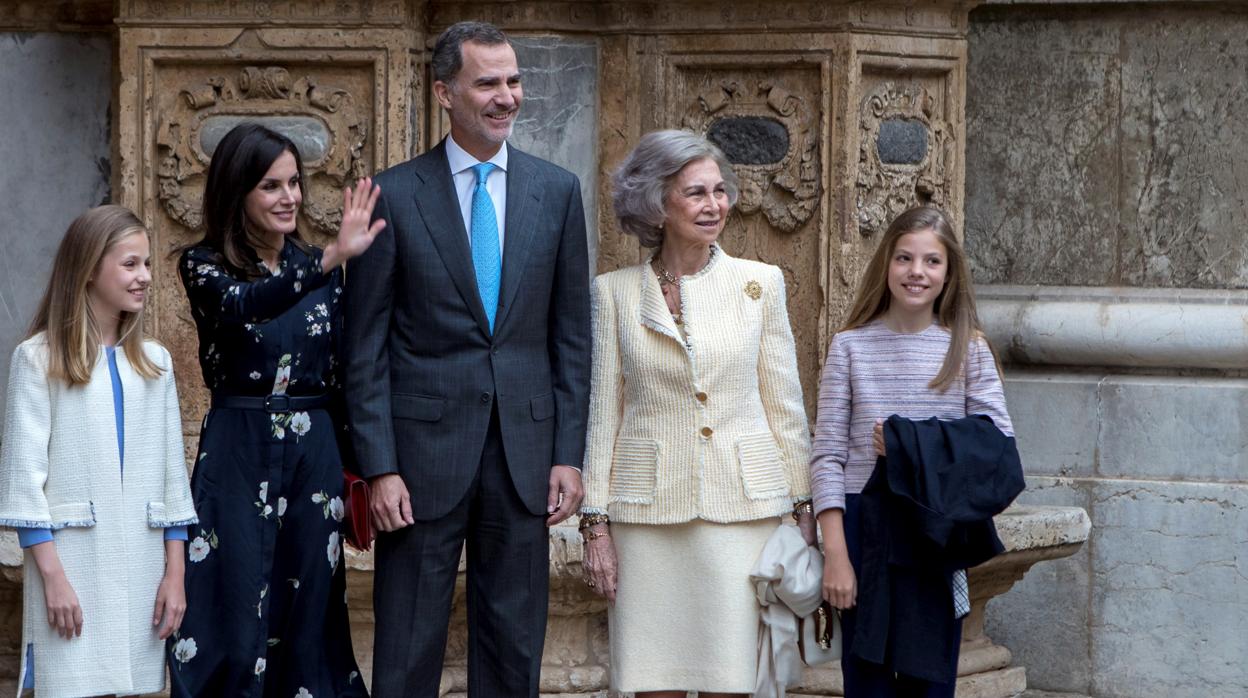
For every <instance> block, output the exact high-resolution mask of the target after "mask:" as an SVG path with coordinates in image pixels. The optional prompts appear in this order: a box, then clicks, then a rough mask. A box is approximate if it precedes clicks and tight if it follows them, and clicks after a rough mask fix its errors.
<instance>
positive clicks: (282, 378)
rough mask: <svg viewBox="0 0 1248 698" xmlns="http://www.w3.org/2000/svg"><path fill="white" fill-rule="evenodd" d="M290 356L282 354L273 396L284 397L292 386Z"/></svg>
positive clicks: (275, 377)
mask: <svg viewBox="0 0 1248 698" xmlns="http://www.w3.org/2000/svg"><path fill="white" fill-rule="evenodd" d="M290 359H291V356H290V354H282V358H280V359H278V360H277V375H275V376H274V377H273V394H274V395H283V394H285V393H286V387H287V386H289V385H290Z"/></svg>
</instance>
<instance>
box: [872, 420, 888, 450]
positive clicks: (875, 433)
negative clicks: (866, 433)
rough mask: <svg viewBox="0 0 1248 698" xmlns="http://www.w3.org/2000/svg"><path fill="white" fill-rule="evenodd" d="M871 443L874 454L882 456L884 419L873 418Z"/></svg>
mask: <svg viewBox="0 0 1248 698" xmlns="http://www.w3.org/2000/svg"><path fill="white" fill-rule="evenodd" d="M871 445H872V446H875V455H877V456H883V455H885V453H884V420H882V419H877V420H875V428H874V429H872V430H871Z"/></svg>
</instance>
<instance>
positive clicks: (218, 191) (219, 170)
mask: <svg viewBox="0 0 1248 698" xmlns="http://www.w3.org/2000/svg"><path fill="white" fill-rule="evenodd" d="M282 153H290V154H291V155H292V156H294V158H295V167H296V168H297V170H298V172H299V188H300V191H302V192H303V194H304V196H305V197H306V196H307V189H306V188H305V184H304V183H305V182H306V181H307V180H306V179H305V178H304V173H303V159H302V158H300V157H299V149H298V148H296V147H295V143H294V141H292V140H290V139H289V138H287V137H286V136H283V135H282V134H280V133H278V132H277V131H274V130H272V129H270V128H266V127H264V126H261V125H260V124H256V123H250V122H244V123H241V124H239V125H237V126H235V127H234V128H232V129H230V131H229V133H227V134H225V137H224V138H222V139H221V142H220V143H218V144H217V148H216V150H215V151H213V153H212V161H211V162H209V163H208V180H207V182H206V183H205V184H204V209H203V212H204V237H203V239H201V240H199V241H197V242H194V243H191V244H190V245H188V246H187V247H195V246H200V245H203V246H207V247H210V248H212V249H214V250H216V251H217V253H219V254H220V255H221V257H222V258H223V259H224V262H225V265H226V266H227V267H228V268H229V269H230V271H231V272H232V273H233V274H234V275H236V276H239V277H242V278H247V279H254V278H260V277H263V276H265V275H266V274H267V272H266V271H265V270H264V269H262V268H261V267H260V266H259V264H258V263H257V262H256V259H255V253H254V248H255V246H256V245H255V242H256V241H255V239H254V237H252V236H250V235H248V233H247V212H246V208H245V206H244V202H245V200H246V198H247V194H249V193H250V192H251V190H252V189H255V188H256V185H257V184H259V183H260V180H262V179H264V175H265V173H267V172H268V171H269V168H270V167H272V166H273V163H274V161H276V160H277V159H278V158H279V157H281V155H282ZM286 237H287V238H288V239H290V240H291V241H292V242H294V243H295V245H296V246H298V247H299V248H300V249H302V250H304V251H305V252H306V251H308V249H309V247H308V244H307V242H305V241H304V239H303V237H302V236H300V234H299V231H298V229H296V230H295V232H293V233H291V234H289V235H287V236H286ZM183 249H185V248H183ZM175 253H176V252H175Z"/></svg>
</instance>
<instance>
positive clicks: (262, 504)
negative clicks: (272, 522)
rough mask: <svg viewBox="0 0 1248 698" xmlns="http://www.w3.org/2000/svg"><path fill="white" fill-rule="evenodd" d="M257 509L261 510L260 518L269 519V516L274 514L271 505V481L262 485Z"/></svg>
mask: <svg viewBox="0 0 1248 698" xmlns="http://www.w3.org/2000/svg"><path fill="white" fill-rule="evenodd" d="M256 509H259V510H260V516H261V517H263V518H266V519H267V518H269V514H272V513H273V506H272V505H271V504H269V481H268V480H265V481H264V482H262V483H260V499H258V500H256Z"/></svg>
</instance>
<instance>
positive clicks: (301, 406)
mask: <svg viewBox="0 0 1248 698" xmlns="http://www.w3.org/2000/svg"><path fill="white" fill-rule="evenodd" d="M328 404H329V395H328V394H325V393H322V394H320V395H284V394H282V395H279V394H273V395H217V394H215V393H214V394H213V396H212V408H213V409H214V410H215V409H229V410H264V411H265V412H277V413H280V412H299V411H303V410H315V409H317V408H319V407H325V406H327V405H328Z"/></svg>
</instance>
